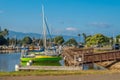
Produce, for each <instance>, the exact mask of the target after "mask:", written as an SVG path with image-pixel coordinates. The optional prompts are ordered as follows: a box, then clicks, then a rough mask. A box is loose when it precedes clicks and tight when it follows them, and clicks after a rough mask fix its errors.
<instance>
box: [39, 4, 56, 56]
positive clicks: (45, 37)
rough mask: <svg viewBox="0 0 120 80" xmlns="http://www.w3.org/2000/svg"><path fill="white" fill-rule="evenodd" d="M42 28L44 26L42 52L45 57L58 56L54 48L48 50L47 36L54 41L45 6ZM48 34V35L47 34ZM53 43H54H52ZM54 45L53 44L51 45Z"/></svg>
mask: <svg viewBox="0 0 120 80" xmlns="http://www.w3.org/2000/svg"><path fill="white" fill-rule="evenodd" d="M42 26H43V33H42V34H43V47H42V48H41V49H40V51H41V52H43V53H44V54H45V55H57V54H56V49H55V47H54V46H50V47H49V48H48V46H47V35H48V36H49V37H50V39H52V36H51V33H50V30H49V27H48V24H47V19H46V17H45V14H44V6H43V5H42ZM47 33H48V34H47ZM50 43H52V42H50ZM51 45H52V44H51Z"/></svg>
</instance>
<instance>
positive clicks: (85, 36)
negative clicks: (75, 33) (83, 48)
mask: <svg viewBox="0 0 120 80" xmlns="http://www.w3.org/2000/svg"><path fill="white" fill-rule="evenodd" d="M82 36H83V38H84V43H85V44H86V38H87V35H86V34H85V33H82Z"/></svg>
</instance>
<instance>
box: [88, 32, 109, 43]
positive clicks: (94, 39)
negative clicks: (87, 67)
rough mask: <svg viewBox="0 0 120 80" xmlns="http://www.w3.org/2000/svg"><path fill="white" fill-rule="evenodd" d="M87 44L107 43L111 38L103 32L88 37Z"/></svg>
mask: <svg viewBox="0 0 120 80" xmlns="http://www.w3.org/2000/svg"><path fill="white" fill-rule="evenodd" d="M86 41H87V45H105V44H107V43H108V42H109V38H108V37H106V36H104V35H103V34H95V35H93V36H91V37H87V39H86Z"/></svg>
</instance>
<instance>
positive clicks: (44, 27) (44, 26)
mask: <svg viewBox="0 0 120 80" xmlns="http://www.w3.org/2000/svg"><path fill="white" fill-rule="evenodd" d="M42 17H43V46H44V47H45V49H46V47H47V46H46V25H45V15H44V6H43V5H42Z"/></svg>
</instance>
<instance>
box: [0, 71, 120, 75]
mask: <svg viewBox="0 0 120 80" xmlns="http://www.w3.org/2000/svg"><path fill="white" fill-rule="evenodd" d="M113 73H120V71H109V70H101V71H100V70H96V71H95V70H87V71H77V70H76V71H50V70H40V71H18V72H0V76H46V75H88V74H113Z"/></svg>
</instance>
